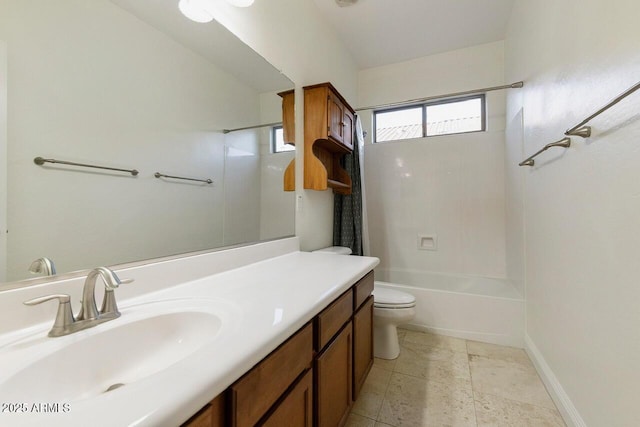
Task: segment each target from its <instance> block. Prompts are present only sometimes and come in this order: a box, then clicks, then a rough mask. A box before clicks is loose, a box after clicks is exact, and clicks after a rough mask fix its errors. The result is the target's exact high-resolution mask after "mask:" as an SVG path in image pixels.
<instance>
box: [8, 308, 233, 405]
mask: <svg viewBox="0 0 640 427" xmlns="http://www.w3.org/2000/svg"><path fill="white" fill-rule="evenodd" d="M231 320H232V319H231V318H230V316H229V311H228V310H226V309H225V307H224V305H221V304H219V303H215V302H211V301H206V300H205V301H202V300H198V301H195V300H171V301H164V302H155V303H149V304H141V305H138V306H133V307H130V308H127V309H124V310H122V317H120V318H119V319H116V320H113V321H110V322H106V323H103V324H101V325H99V326H97V327H95V328H91V329H87V330H84V331H80V332H77V333H74V334H71V335H68V336H65V337H60V338H48V337H46V332H47V331H46V330H43V331H41V332H38V333H37V334H32V336H30V337H28V338H26V339H22V340H19V341H17V342H14V343H12V344H10V345H7V346H4V347H2V348H1V349H0V350H1V352H0V366H2V370H3V371H4V373H7V374H4V373H3V374H2V378H0V396H2V398H3V400H5V401H16V402H19V401H30V402H34V401H35V402H71V401H77V400H81V399H87V398H91V397H94V396H98V395H101V394H103V393H108V392H110V391H112V390H116V389H118V388H120V387H126V386H127V384H131V383H133V382H136V381H139V380H141V379H144V378H147V377H149V376H152V375H154V374H156V373H158V372H160V371H162V370H164V369H166V368H168V367H170V366H171V365H173V364H175V363H177V362H179V361H181V360H183V359H185V358H186V357H188V356H189V355H191V354H193V353H194V352H196V351H197V350H198V349H200V348H201V347H202V346H204V345H206V344H209V343H211V342H213V341H215V340H216V338H217V337H218V335H219V334H220V332H221V330H223V328H224V326H225V324H228V323H229V322H230V321H231Z"/></svg>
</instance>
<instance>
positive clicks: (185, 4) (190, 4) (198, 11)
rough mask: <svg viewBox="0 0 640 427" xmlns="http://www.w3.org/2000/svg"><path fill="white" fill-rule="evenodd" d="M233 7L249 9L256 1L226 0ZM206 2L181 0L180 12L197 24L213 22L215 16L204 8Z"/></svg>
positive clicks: (179, 4)
mask: <svg viewBox="0 0 640 427" xmlns="http://www.w3.org/2000/svg"><path fill="white" fill-rule="evenodd" d="M225 1H226V2H227V3H229V4H230V5H232V6H236V7H249V6H251V5H252V4H253V2H254V0H225ZM203 3H204V0H179V2H178V8H179V9H180V12H182V14H183V15H184V16H186V17H187V18H189V19H191V20H192V21H195V22H202V23H206V22H211V21H213V15H211V13H209V11H208V10H207V8H206V7H205V6H204V4H203Z"/></svg>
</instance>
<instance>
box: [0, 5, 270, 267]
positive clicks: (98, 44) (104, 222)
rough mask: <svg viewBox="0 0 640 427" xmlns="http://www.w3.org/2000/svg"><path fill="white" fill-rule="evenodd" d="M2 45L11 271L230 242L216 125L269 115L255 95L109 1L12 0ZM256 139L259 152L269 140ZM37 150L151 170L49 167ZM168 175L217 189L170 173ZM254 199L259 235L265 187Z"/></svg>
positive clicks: (2, 25)
mask: <svg viewBox="0 0 640 427" xmlns="http://www.w3.org/2000/svg"><path fill="white" fill-rule="evenodd" d="M0 40H5V41H6V42H7V51H8V79H9V84H10V86H9V89H8V109H9V123H8V145H9V147H8V158H9V164H8V173H9V177H10V179H9V188H8V194H9V197H10V200H11V204H10V205H9V207H8V217H9V232H10V234H9V248H8V253H9V265H10V266H11V268H13V270H11V271H10V272H9V277H8V278H9V279H12V278H21V277H24V272H25V271H26V268H27V267H28V266H29V263H30V262H31V261H32V260H33V259H35V258H36V257H39V256H50V257H52V258H53V259H54V261H56V262H57V263H58V270H59V271H71V270H75V269H78V268H87V267H90V266H95V265H110V264H116V263H120V262H123V261H129V260H134V259H145V258H151V257H156V256H160V255H167V252H168V251H167V247H171V248H173V249H172V251H173V252H174V253H180V252H185V251H188V250H197V249H204V248H210V247H213V246H219V245H222V244H223V243H226V242H228V239H227V241H223V220H224V213H223V202H224V197H225V193H224V188H223V176H224V175H223V174H224V170H223V166H224V154H225V151H224V150H225V146H224V145H225V142H224V136H223V135H222V133H221V132H219V131H216V129H224V128H233V127H239V126H242V125H250V124H255V123H257V122H258V119H259V109H260V104H259V96H258V94H257V93H256V91H255V90H253V89H250V88H248V87H247V86H245V85H243V84H241V83H240V82H239V81H237V80H236V79H235V78H234V77H233V76H231V75H229V74H227V73H225V72H223V71H221V70H220V69H218V68H217V67H216V66H214V65H212V64H211V63H209V62H208V61H206V60H205V59H204V58H202V57H200V56H199V55H197V54H195V53H193V52H192V51H190V50H188V49H186V48H184V47H183V46H181V45H179V44H178V43H176V42H174V41H172V40H171V39H169V38H168V37H167V36H165V35H164V34H162V33H160V32H158V31H157V30H155V29H153V28H151V27H150V26H146V25H144V24H142V23H141V22H140V21H139V20H138V19H137V18H135V17H133V16H132V15H130V14H128V13H126V12H124V11H123V10H122V9H120V8H118V7H116V6H114V5H113V4H111V3H110V2H108V1H98V0H96V1H92V2H91V3H90V4H86V3H84V2H44V3H43V2H24V1H12V2H2V3H1V4H0ZM3 99H4V97H3ZM248 143H249V144H253V147H254V148H253V151H254V153H256V154H257V144H256V141H255V138H253V142H251V141H249V142H248ZM36 156H42V157H52V158H60V159H63V160H70V161H78V162H95V163H98V164H104V165H111V166H120V167H125V168H136V169H138V170H139V171H140V175H139V176H138V177H135V178H133V177H131V176H125V175H123V174H121V173H116V174H111V173H101V172H95V171H87V170H83V171H80V170H78V169H73V168H71V169H69V168H65V167H38V166H35V165H34V164H33V158H34V157H36ZM256 159H257V157H256ZM254 163H255V165H254V166H255V167H256V169H255V171H256V172H255V174H257V173H258V172H257V171H258V169H257V166H258V163H257V161H254ZM156 171H160V172H163V173H167V174H171V175H184V176H190V177H208V178H211V179H212V180H213V181H214V184H213V185H210V186H208V185H199V184H196V185H193V184H188V183H176V182H168V181H163V180H159V179H156V178H154V177H153V173H154V172H156ZM255 174H254V175H255ZM256 176H257V175H256ZM258 178H259V176H258ZM236 179H238V181H237V182H244V181H242V177H238V176H237V174H236ZM247 181H248V182H255V181H256V179H255V176H252V177H251V178H250V179H247ZM255 191H256V192H259V188H257V189H256V190H255ZM227 196H230V197H239V198H243V199H244V197H245V195H244V194H242V192H238V191H235V192H234V191H230V192H228V194H227ZM238 200H240V199H238ZM254 202H255V206H252V207H250V209H247V207H246V206H241V208H242V209H243V212H245V215H246V212H251V213H252V214H253V215H254V216H255V218H254V219H252V223H251V224H252V225H251V227H248V230H249V231H252V232H253V233H254V234H255V237H254V238H252V239H250V240H256V239H257V238H258V232H259V225H258V221H259V206H258V204H259V195H257V194H256V198H255V199H254ZM227 216H228V217H229V215H227ZM231 217H233V215H231ZM238 227H242V224H240V225H239V226H238ZM238 227H236V230H237V229H238ZM159 229H160V230H163V232H161V233H159V232H158V230H159ZM96 231H103V232H102V233H99V234H96ZM104 231H106V234H105V233H104ZM228 234H230V235H231V236H233V232H229V233H228ZM236 234H237V233H236ZM238 238H241V240H243V241H245V240H246V239H247V237H246V236H245V235H242V236H239V237H238ZM229 243H231V242H229ZM78 248H80V251H78Z"/></svg>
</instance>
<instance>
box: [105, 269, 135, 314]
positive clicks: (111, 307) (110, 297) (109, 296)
mask: <svg viewBox="0 0 640 427" xmlns="http://www.w3.org/2000/svg"><path fill="white" fill-rule="evenodd" d="M116 278H117V276H116ZM133 281H134V280H133V279H120V278H118V282H119V283H118V285H117V286H119V285H121V284H123V283H132V282H133ZM117 286H116V287H117ZM116 287H113V286H107V287H106V289H105V290H104V297H103V298H102V307H101V308H100V315H102V316H105V315H106V316H112V317H114V318H115V317H120V311H119V310H118V304H116V295H115V292H114V289H116Z"/></svg>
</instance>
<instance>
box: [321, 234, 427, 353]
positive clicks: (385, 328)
mask: <svg viewBox="0 0 640 427" xmlns="http://www.w3.org/2000/svg"><path fill="white" fill-rule="evenodd" d="M314 252H329V253H333V254H338V255H351V249H350V248H344V247H341V246H331V247H329V248H324V249H318V250H317V251H314ZM415 307H416V298H415V297H414V296H413V295H411V294H408V293H406V292H401V291H397V290H395V289H389V288H382V287H379V286H375V285H374V289H373V355H374V356H375V357H379V358H381V359H395V358H396V357H398V355H399V354H400V344H399V343H398V325H401V324H403V323H407V322H409V321H410V320H411V319H413V318H414V316H415V315H416V309H415Z"/></svg>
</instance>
